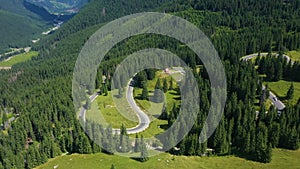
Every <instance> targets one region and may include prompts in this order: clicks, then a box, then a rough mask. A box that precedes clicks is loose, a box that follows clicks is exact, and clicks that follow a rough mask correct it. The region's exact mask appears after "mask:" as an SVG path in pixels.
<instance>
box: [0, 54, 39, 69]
mask: <svg viewBox="0 0 300 169" xmlns="http://www.w3.org/2000/svg"><path fill="white" fill-rule="evenodd" d="M37 55H38V52H36V51H32V52H28V53H22V54H19V55H16V56H13V57H12V58H11V59H9V60H6V61H3V62H0V67H11V66H13V65H14V64H17V63H21V62H25V61H27V60H30V59H31V58H32V57H34V56H37Z"/></svg>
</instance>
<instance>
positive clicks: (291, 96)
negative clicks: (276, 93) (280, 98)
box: [286, 83, 294, 100]
mask: <svg viewBox="0 0 300 169" xmlns="http://www.w3.org/2000/svg"><path fill="white" fill-rule="evenodd" d="M293 97H294V84H293V83H292V84H291V86H290V88H289V90H288V92H287V94H286V99H287V100H290V99H292V98H293Z"/></svg>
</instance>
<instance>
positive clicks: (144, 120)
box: [79, 79, 151, 134]
mask: <svg viewBox="0 0 300 169" xmlns="http://www.w3.org/2000/svg"><path fill="white" fill-rule="evenodd" d="M131 84H132V79H130V82H129V83H128V87H127V91H126V99H127V101H128V103H129V105H130V106H131V108H132V109H133V110H134V111H135V112H136V113H137V116H138V119H139V124H138V125H137V126H136V127H133V128H127V133H128V134H135V133H140V132H142V131H144V130H146V129H147V128H148V127H149V124H150V122H151V121H150V119H149V117H148V116H147V115H146V113H145V112H143V111H142V110H141V109H140V108H139V106H137V104H136V102H135V101H134V98H133V87H132V86H131ZM97 97H98V93H95V94H93V95H92V96H90V100H91V102H93V101H94V100H95V99H96V98H97ZM85 114H86V109H85V108H84V107H82V108H81V110H80V112H79V117H80V118H82V119H83V120H84V122H85V120H86V119H85ZM113 132H114V133H117V134H119V133H120V129H113Z"/></svg>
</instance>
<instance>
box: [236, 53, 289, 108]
mask: <svg viewBox="0 0 300 169" xmlns="http://www.w3.org/2000/svg"><path fill="white" fill-rule="evenodd" d="M267 55H268V53H260V56H267ZM272 55H274V56H275V57H277V56H278V55H279V54H276V53H272ZM257 56H258V53H254V54H251V55H247V56H244V57H242V58H241V59H242V60H243V61H248V60H250V59H253V58H254V57H257ZM283 57H284V58H285V59H286V60H287V62H289V61H290V60H291V58H290V57H289V56H288V55H283ZM292 63H293V62H292ZM262 89H263V90H265V89H266V86H264V85H263V86H262ZM269 99H270V100H271V101H272V103H273V105H274V106H275V107H276V109H277V110H279V111H281V110H283V109H284V108H285V105H284V104H283V103H282V102H281V101H280V100H279V99H278V98H277V97H276V95H275V94H274V93H272V92H271V91H270V96H269Z"/></svg>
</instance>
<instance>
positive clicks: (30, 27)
mask: <svg viewBox="0 0 300 169" xmlns="http://www.w3.org/2000/svg"><path fill="white" fill-rule="evenodd" d="M23 3H24V1H23V0H9V1H8V0H0V24H1V26H0V37H1V39H0V53H3V52H4V51H5V50H7V49H8V48H9V47H12V48H15V47H25V46H29V44H30V43H31V42H30V41H31V40H32V39H33V38H35V36H38V35H40V34H41V33H42V32H43V31H44V30H46V29H47V28H48V27H49V26H50V25H51V23H52V22H51V21H49V20H44V19H43V18H42V17H40V16H39V15H38V14H35V13H33V12H31V11H30V10H27V9H26V8H25V7H24V4H23Z"/></svg>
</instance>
